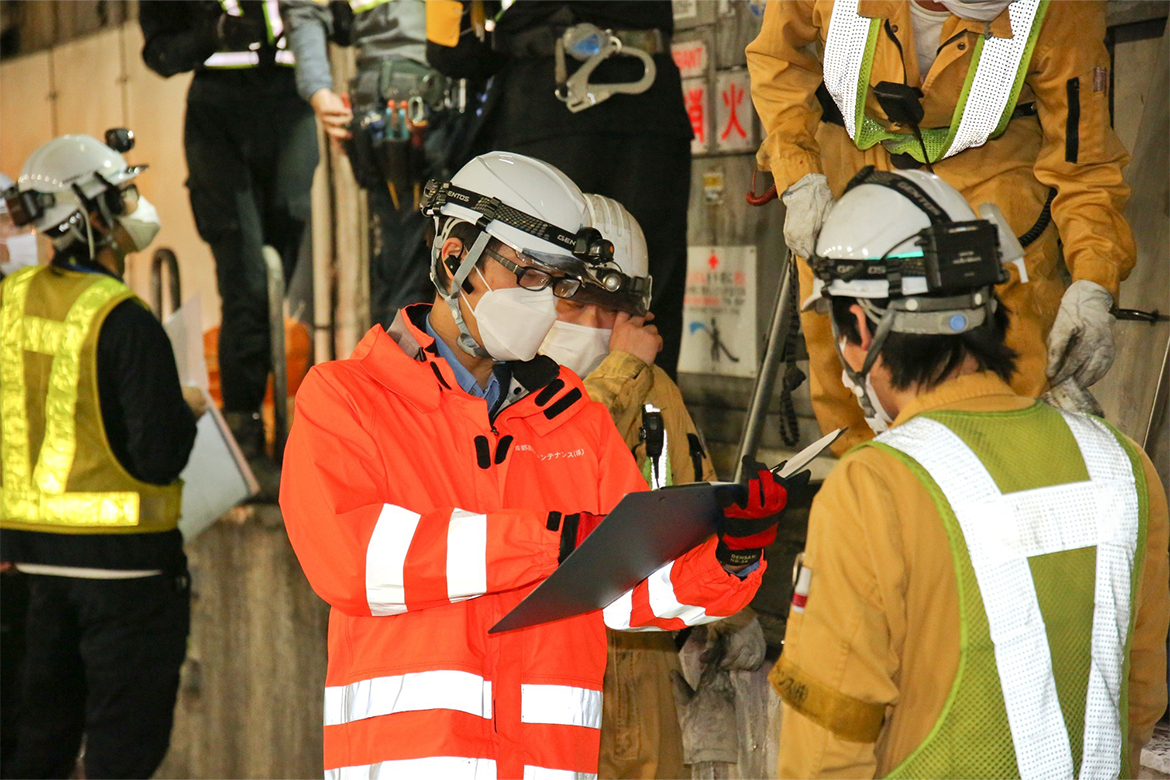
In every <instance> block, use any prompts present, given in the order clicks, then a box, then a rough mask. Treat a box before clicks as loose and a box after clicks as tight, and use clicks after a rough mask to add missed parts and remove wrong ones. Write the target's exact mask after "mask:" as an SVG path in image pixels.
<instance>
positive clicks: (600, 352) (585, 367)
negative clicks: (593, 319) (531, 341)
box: [540, 320, 613, 378]
mask: <svg viewBox="0 0 1170 780" xmlns="http://www.w3.org/2000/svg"><path fill="white" fill-rule="evenodd" d="M612 334H613V330H612V329H611V328H590V327H588V326H586V325H574V324H573V323H571V322H561V321H560V320H557V321H556V322H554V323H553V326H552V329H551V330H549V332H548V335H547V336H545V337H544V343H543V344H541V345H540V351H541V353H542V354H544V355H548V356H549V357H550V358H552V359H553V360H555V361H557V362H558V363H560V364H561V365H562V366H564V367H565V368H567V369H569V370H570V371H572V372H573V373H574V374H576V375H577V376H579V377H582V378H584V377H586V376H589V375H590V374H592V373H593V371H594V370H595V369H596V368H597V367H598V366H600V365H601V361H603V360H605V356H606V355H608V354H609V337H610V336H611V335H612Z"/></svg>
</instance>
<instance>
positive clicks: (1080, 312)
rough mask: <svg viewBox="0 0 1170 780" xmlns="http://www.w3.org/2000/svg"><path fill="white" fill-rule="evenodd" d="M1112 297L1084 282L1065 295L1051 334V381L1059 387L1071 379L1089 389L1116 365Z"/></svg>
mask: <svg viewBox="0 0 1170 780" xmlns="http://www.w3.org/2000/svg"><path fill="white" fill-rule="evenodd" d="M1112 307H1113V296H1112V295H1110V293H1109V291H1108V290H1106V289H1105V288H1104V287H1102V286H1101V285H1099V284H1097V283H1096V282H1090V281H1088V280H1085V279H1082V280H1080V281H1077V282H1073V283H1072V285H1070V286H1069V288H1068V289H1067V290H1065V292H1064V297H1063V298H1062V299H1061V301H1060V311H1058V312H1057V313H1056V321H1055V322H1053V323H1052V332H1051V333H1049V334H1048V377H1049V379H1050V380H1051V381H1052V384H1053V385H1054V386H1055V385H1059V384H1060V383H1061V382H1063V381H1064V380H1065V379H1068V378H1069V377H1072V378H1073V379H1075V380H1076V382H1077V384H1078V385H1080V386H1081V387H1083V388H1087V387H1089V386H1090V385H1092V384H1093V383H1094V382H1096V381H1097V380H1098V379H1100V378H1101V377H1103V376H1105V372H1106V371H1108V370H1109V367H1110V366H1111V365H1113V353H1114V345H1113V321H1114V319H1116V318H1115V317H1114V316H1113V313H1112V312H1111V311H1110V309H1111V308H1112Z"/></svg>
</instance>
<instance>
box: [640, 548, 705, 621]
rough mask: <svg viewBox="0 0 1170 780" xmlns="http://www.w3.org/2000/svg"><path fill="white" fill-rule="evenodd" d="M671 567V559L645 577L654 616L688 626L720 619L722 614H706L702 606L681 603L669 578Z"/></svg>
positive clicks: (672, 563) (672, 565)
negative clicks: (677, 621) (674, 620)
mask: <svg viewBox="0 0 1170 780" xmlns="http://www.w3.org/2000/svg"><path fill="white" fill-rule="evenodd" d="M673 567H674V561H671V562H670V563H668V564H666V565H665V566H662V567H660V568H659V569H658V570H657V571H655V572H654V573H653V574H651V575H650V576H649V577H647V578H646V585H647V587H648V588H649V591H650V609H651V610H652V611H653V612H654V616H655V617H657V618H661V619H663V620H671V619H677V620H681V621H682V622H683V623H686V624H687V625H688V626H697V625H701V624H703V623H712V622H714V621H716V620H722V619H723V617H722V616H711V615H708V614H707V611H706V610H705V609H703V608H702V607H696V606H692V605H690V604H683V603H682V602H680V601H679V600H678V598H676V597H675V595H674V583H673V582H672V581H671V579H670V572H671V569H672V568H673Z"/></svg>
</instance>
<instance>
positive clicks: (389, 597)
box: [366, 504, 421, 617]
mask: <svg viewBox="0 0 1170 780" xmlns="http://www.w3.org/2000/svg"><path fill="white" fill-rule="evenodd" d="M420 519H421V516H420V515H419V514H417V513H415V512H411V511H410V510H409V509H404V508H402V507H400V506H395V505H394V504H386V505H384V506H383V507H382V512H381V514H379V515H378V522H377V523H376V524H375V525H374V533H373V534H371V535H370V543H369V545H368V546H367V547H366V602H367V603H368V604H369V605H370V613H371V614H372V615H374V616H375V617H380V616H386V615H400V614H402V613H403V612H405V611H406V589H405V587H404V585H403V582H404V580H403V568H404V567H405V565H406V553H407V551H408V550H409V549H410V542H411V540H412V539H414V532H415V530H416V529H417V528H418V523H419V520H420Z"/></svg>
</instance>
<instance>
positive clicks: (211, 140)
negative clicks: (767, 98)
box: [184, 76, 318, 412]
mask: <svg viewBox="0 0 1170 780" xmlns="http://www.w3.org/2000/svg"><path fill="white" fill-rule="evenodd" d="M196 78H198V76H197V77H196ZM184 141H185V145H186V150H187V169H188V178H187V188H188V190H189V191H190V195H191V210H192V211H193V212H194V214H195V225H196V227H197V228H198V229H199V235H200V236H201V237H202V238H203V240H204V241H206V242H207V243H208V244H209V245H210V246H211V253H212V254H213V255H214V256H215V271H216V280H217V282H218V286H219V295H220V298H222V299H223V317H222V322H221V323H220V330H219V375H220V389H221V392H222V393H223V406H224V411H229V412H255V411H258V410H259V409H260V405H261V404H262V403H263V401H264V393H265V390H266V388H267V384H268V372H269V369H270V367H271V364H272V355H271V348H270V346H269V316H268V276H267V271H266V266H265V264H264V256H263V254H262V253H261V250H262V247H263V246H264V245H265V244H267V245H270V246H272V247H274V248H275V249H276V250H277V252H279V253H280V257H281V260H282V261H283V265H284V274H285V280H286V281H287V280H288V279H289V278H290V277H291V276H292V272H293V269H294V267H295V266H296V261H297V255H298V252H299V249H300V246H301V240H302V239H303V237H304V234H305V226H306V225H307V223H308V221H309V217H310V212H311V207H310V200H311V195H310V190H311V188H312V186H313V171H314V170H315V169H316V168H317V161H318V152H317V124H316V119H315V117H314V116H313V110H312V109H311V108H310V107H309V104H308V103H306V102H305V101H303V100H301V99H300V98H299V97H297V96H296V95H295V93H293V94H289V95H248V94H239V95H232V96H231V97H223V96H218V99H208V98H206V97H200V98H198V99H195V98H191V99H189V100H188V102H187V118H186V125H185V128H184Z"/></svg>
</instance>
